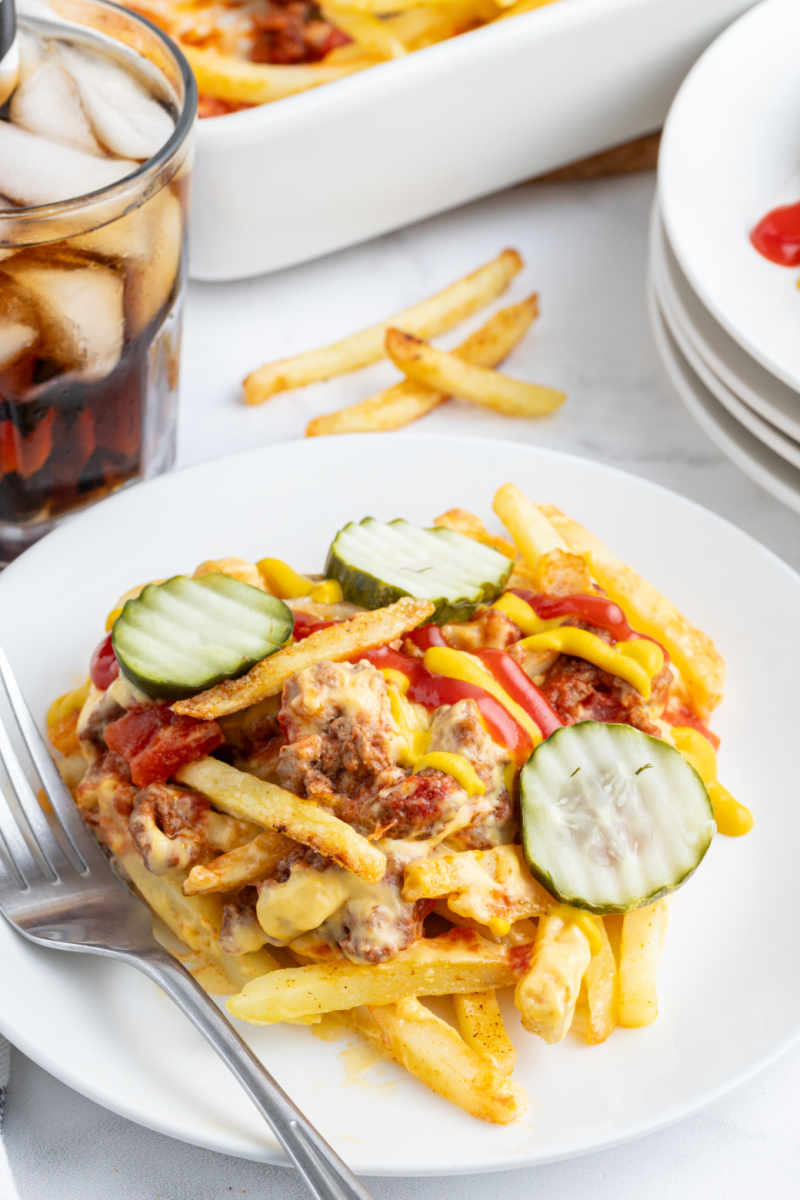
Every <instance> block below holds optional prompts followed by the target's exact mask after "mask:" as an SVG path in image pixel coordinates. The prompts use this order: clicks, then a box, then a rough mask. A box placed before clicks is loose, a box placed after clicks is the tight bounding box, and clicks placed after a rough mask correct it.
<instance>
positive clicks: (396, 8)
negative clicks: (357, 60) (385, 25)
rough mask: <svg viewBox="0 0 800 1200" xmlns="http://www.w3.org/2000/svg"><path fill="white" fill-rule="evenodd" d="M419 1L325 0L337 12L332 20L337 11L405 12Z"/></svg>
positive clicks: (444, 0) (456, 1)
mask: <svg viewBox="0 0 800 1200" xmlns="http://www.w3.org/2000/svg"><path fill="white" fill-rule="evenodd" d="M419 3H420V0H327V6H328V7H329V8H330V9H331V11H332V12H333V11H335V12H336V14H337V16H336V17H332V18H331V19H332V20H334V21H336V20H337V17H338V13H339V12H353V13H370V14H372V15H373V16H388V15H389V14H391V13H400V12H405V10H406V9H409V8H414V7H415V6H416V5H418V4H419ZM460 5H461V0H436V6H437V7H438V8H442V9H444V10H445V11H446V10H447V9H448V8H450V7H453V8H458V7H460Z"/></svg>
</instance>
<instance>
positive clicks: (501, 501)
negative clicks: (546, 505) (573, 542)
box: [492, 483, 567, 580]
mask: <svg viewBox="0 0 800 1200" xmlns="http://www.w3.org/2000/svg"><path fill="white" fill-rule="evenodd" d="M492 508H493V509H494V511H495V513H496V514H497V516H498V517H499V518H500V520H501V521H502V522H503V524H504V525H505V527H506V529H507V530H508V532H509V533H510V534H511V536H512V538H513V539H514V542H515V543H516V545H517V546H518V547H519V551H520V553H521V555H522V557H523V559H524V560H525V563H526V565H527V567H528V569H529V571H531V573H532V574H533V577H534V579H536V580H538V578H539V575H538V571H537V569H536V564H537V563H538V561H539V559H540V558H542V557H543V556H544V555H545V554H549V553H550V551H551V550H566V548H567V546H566V543H565V542H564V539H563V538H562V537H560V535H559V534H558V533H556V530H555V529H554V527H553V526H552V524H551V523H550V522H549V521H548V519H547V518H546V517H545V516H544V515H543V514H542V513H541V512H540V510H539V509H538V508H537V506H536V505H535V504H533V503H532V501H530V500H529V499H528V497H527V496H525V495H524V494H523V493H522V492H521V491H520V490H519V488H518V487H517V486H516V485H515V484H513V483H504V484H503V486H502V487H500V488H498V489H497V491H496V492H495V496H494V500H493V502H492Z"/></svg>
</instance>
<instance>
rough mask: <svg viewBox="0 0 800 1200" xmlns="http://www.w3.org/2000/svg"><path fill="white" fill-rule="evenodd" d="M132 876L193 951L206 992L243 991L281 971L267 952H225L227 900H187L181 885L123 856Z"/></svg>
mask: <svg viewBox="0 0 800 1200" xmlns="http://www.w3.org/2000/svg"><path fill="white" fill-rule="evenodd" d="M119 861H120V862H121V864H122V866H123V868H124V870H125V872H126V874H127V875H128V876H129V877H130V880H131V882H132V883H133V885H134V887H135V888H136V890H137V891H138V892H139V893H140V895H141V896H142V897H143V898H144V900H145V901H146V903H147V904H148V905H149V906H150V908H152V909H153V911H154V912H155V913H156V914H157V915H158V916H159V917H160V918H161V920H162V921H163V922H164V924H165V925H167V926H168V927H169V929H170V930H171V931H172V932H173V933H174V934H175V936H176V937H178V938H179V939H180V941H181V942H184V943H185V944H186V946H188V947H189V949H190V950H191V951H192V952H193V959H194V962H193V963H187V966H189V967H190V969H191V971H192V974H193V975H195V976H196V978H197V979H198V981H199V982H200V983H201V984H202V986H203V987H204V988H205V989H206V991H212V992H221V993H229V992H232V991H234V992H235V991H239V990H240V989H241V988H243V987H245V986H246V984H247V983H249V982H250V981H251V980H252V979H255V978H257V977H258V976H260V975H264V974H266V973H267V972H269V971H275V970H277V969H278V964H277V962H276V961H275V959H274V958H273V957H272V955H271V954H270V953H269V952H268V951H267V950H256V951H252V952H250V953H248V954H225V953H224V951H222V950H221V949H220V945H219V935H220V932H221V930H222V900H221V899H220V897H219V896H184V894H183V892H182V891H181V885H180V881H179V880H177V879H171V878H170V877H169V876H168V875H153V874H152V872H151V871H148V870H147V867H146V866H145V865H144V862H143V861H142V859H141V857H140V855H138V854H136V853H135V852H134V853H129V854H124V855H120V856H119Z"/></svg>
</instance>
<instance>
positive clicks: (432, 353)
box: [386, 328, 567, 417]
mask: <svg viewBox="0 0 800 1200" xmlns="http://www.w3.org/2000/svg"><path fill="white" fill-rule="evenodd" d="M386 349H387V351H388V354H389V357H390V358H391V360H392V362H393V363H394V364H395V366H397V367H399V368H400V370H401V371H403V373H404V374H405V375H407V376H408V377H409V379H413V380H416V382H417V383H420V384H423V385H424V386H425V387H429V388H432V389H435V390H436V391H439V392H441V393H443V394H445V395H448V396H459V397H460V398H461V399H462V400H470V401H472V403H473V404H479V405H481V406H482V407H483V408H490V409H492V410H493V411H494V412H500V413H504V414H505V415H506V416H509V417H541V416H544V415H545V414H547V413H551V412H554V411H555V409H557V408H559V407H560V406H561V405H562V404H563V403H564V401H565V400H566V398H567V397H566V395H565V393H564V392H559V391H557V390H556V389H555V388H550V387H543V386H542V385H541V384H538V383H527V382H525V381H524V380H521V379H512V378H511V376H510V375H501V374H500V372H499V371H493V370H490V369H488V368H486V367H477V366H472V365H471V364H470V363H467V362H464V361H463V360H462V359H461V358H459V357H457V356H456V355H454V354H447V353H445V351H444V350H437V349H436V347H435V346H431V345H429V343H428V342H426V341H423V340H422V339H421V338H419V337H416V336H415V335H414V334H410V333H404V332H403V331H402V330H400V329H396V328H391V329H388V330H387V332H386Z"/></svg>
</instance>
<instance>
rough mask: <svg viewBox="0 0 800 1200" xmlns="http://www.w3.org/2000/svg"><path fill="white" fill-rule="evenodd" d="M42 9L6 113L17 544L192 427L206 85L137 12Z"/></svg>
mask: <svg viewBox="0 0 800 1200" xmlns="http://www.w3.org/2000/svg"><path fill="white" fill-rule="evenodd" d="M44 11H45V13H46V10H44ZM42 12H43V9H42V6H41V5H40V4H37V5H36V8H35V9H31V13H30V15H26V8H25V6H24V5H23V6H22V7H21V11H20V15H19V17H20V26H21V32H20V61H21V71H20V82H19V84H18V87H17V89H16V91H15V93H14V95H13V97H12V99H11V103H10V105H9V106H8V113H7V119H6V120H2V121H0V562H7V561H9V560H10V559H11V558H13V557H14V556H15V554H16V553H19V551H20V550H22V549H24V548H25V546H26V545H28V544H30V542H31V541H33V540H35V539H36V538H37V537H39V536H41V534H42V533H44V532H46V531H47V530H48V529H49V528H51V527H52V525H53V523H54V522H55V521H56V520H57V519H58V518H59V517H61V516H63V515H64V514H66V513H69V512H72V511H74V510H75V509H77V508H80V507H82V506H84V505H86V504H88V503H91V502H93V501H95V500H98V499H100V498H102V497H103V496H106V495H108V494H109V493H110V492H113V491H115V490H116V489H118V488H119V487H121V486H122V485H123V484H125V483H128V482H129V481H131V480H135V479H140V478H146V477H148V476H151V475H154V474H157V473H158V472H159V471H162V470H164V469H166V468H167V467H168V466H169V465H170V464H171V461H172V458H173V455H174V444H175V409H176V399H177V383H178V366H179V352H180V318H181V304H182V296H183V289H184V281H185V265H184V264H185V240H186V214H187V205H188V185H189V171H190V165H191V162H190V156H191V147H190V141H191V129H192V123H193V108H194V98H193V95H192V96H191V97H189V96H188V95H187V80H186V78H185V77H184V75H183V73H182V71H181V64H180V62H179V61H178V55H177V53H176V52H174V51H170V53H171V54H172V56H173V64H174V65H173V69H172V71H171V72H170V71H169V70H168V69H165V64H166V68H168V67H169V65H170V64H169V62H168V60H167V57H166V48H165V43H164V41H163V39H162V38H161V35H160V34H158V33H157V32H156V31H151V30H150V29H149V28H148V27H147V26H144V25H143V23H142V22H140V21H139V20H138V18H136V17H135V16H134V15H133V14H122V13H117V12H116V11H115V10H109V9H108V7H107V6H106V5H105V4H102V3H98V0H85V2H84V0H75V2H74V3H71V4H70V7H69V16H70V22H69V23H68V24H67V25H63V24H61V23H59V21H58V20H57V18H55V17H52V18H51V17H50V16H45V17H42V16H41V14H42ZM34 13H35V14H36V15H35V16H34V15H33V14H34ZM109 13H111V18H109V15H108V14H109ZM79 19H80V20H81V22H84V21H86V27H85V28H83V27H81V26H79V25H78V24H77V21H78V20H79ZM142 30H144V31H145V32H144V34H142V32H141V31H142ZM131 31H132V32H131ZM126 34H128V35H129V36H128V37H127V38H126V37H125V35H126ZM147 38H149V39H151V40H152V42H153V43H154V48H153V53H152V54H151V55H148V52H147V51H148V46H147ZM156 51H157V53H156ZM187 74H188V72H187ZM188 86H189V87H192V86H193V85H191V77H190V76H188ZM187 104H191V108H192V111H190V112H187Z"/></svg>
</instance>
